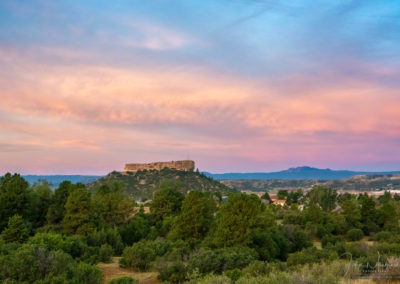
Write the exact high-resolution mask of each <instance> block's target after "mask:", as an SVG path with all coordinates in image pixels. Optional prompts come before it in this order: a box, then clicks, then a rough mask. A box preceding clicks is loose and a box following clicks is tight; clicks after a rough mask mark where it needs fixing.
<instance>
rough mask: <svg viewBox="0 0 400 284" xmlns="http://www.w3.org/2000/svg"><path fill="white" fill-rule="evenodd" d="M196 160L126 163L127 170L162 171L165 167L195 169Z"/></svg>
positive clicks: (184, 169)
mask: <svg viewBox="0 0 400 284" xmlns="http://www.w3.org/2000/svg"><path fill="white" fill-rule="evenodd" d="M194 166H195V164H194V161H191V160H182V161H171V162H155V163H148V164H126V165H125V169H124V171H125V172H137V171H139V170H142V171H143V170H157V171H160V170H162V169H164V168H170V169H175V170H179V171H193V170H194Z"/></svg>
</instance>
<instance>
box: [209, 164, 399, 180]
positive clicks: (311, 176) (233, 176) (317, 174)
mask: <svg viewBox="0 0 400 284" xmlns="http://www.w3.org/2000/svg"><path fill="white" fill-rule="evenodd" d="M204 174H205V175H207V176H209V177H212V178H214V179H216V180H246V179H251V180H273V179H277V180H337V179H345V178H350V177H352V176H356V175H374V174H400V171H397V172H356V171H346V170H331V169H318V168H312V167H297V168H290V169H287V170H284V171H279V172H270V173H224V174H212V173H208V172H204Z"/></svg>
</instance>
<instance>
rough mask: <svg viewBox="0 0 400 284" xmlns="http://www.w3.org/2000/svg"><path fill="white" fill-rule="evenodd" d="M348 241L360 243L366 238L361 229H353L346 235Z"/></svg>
mask: <svg viewBox="0 0 400 284" xmlns="http://www.w3.org/2000/svg"><path fill="white" fill-rule="evenodd" d="M346 237H347V239H349V240H350V241H353V242H354V241H359V240H361V239H362V238H363V237H364V233H363V231H362V230H360V229H351V230H349V231H348V232H347V234H346Z"/></svg>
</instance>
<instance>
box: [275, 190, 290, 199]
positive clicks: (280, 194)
mask: <svg viewBox="0 0 400 284" xmlns="http://www.w3.org/2000/svg"><path fill="white" fill-rule="evenodd" d="M288 194H289V193H288V191H287V190H283V189H282V190H279V191H278V194H277V196H278V199H279V200H284V199H286V197H288Z"/></svg>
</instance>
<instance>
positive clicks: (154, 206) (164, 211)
mask: <svg viewBox="0 0 400 284" xmlns="http://www.w3.org/2000/svg"><path fill="white" fill-rule="evenodd" d="M181 191H182V188H181V186H180V184H178V183H176V182H174V181H171V180H164V181H162V182H161V184H160V187H159V189H158V191H156V192H155V194H154V198H153V201H152V202H151V204H150V213H151V215H152V218H153V220H154V221H155V222H159V221H162V220H163V219H164V218H165V217H168V216H173V215H177V214H178V213H179V211H180V210H181V205H182V201H183V199H184V198H185V197H184V196H183V194H182V193H181Z"/></svg>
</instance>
